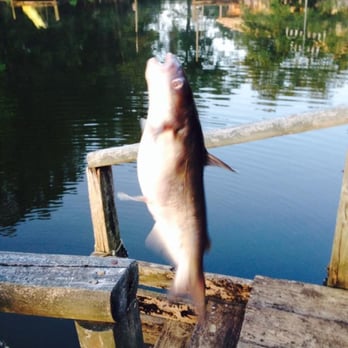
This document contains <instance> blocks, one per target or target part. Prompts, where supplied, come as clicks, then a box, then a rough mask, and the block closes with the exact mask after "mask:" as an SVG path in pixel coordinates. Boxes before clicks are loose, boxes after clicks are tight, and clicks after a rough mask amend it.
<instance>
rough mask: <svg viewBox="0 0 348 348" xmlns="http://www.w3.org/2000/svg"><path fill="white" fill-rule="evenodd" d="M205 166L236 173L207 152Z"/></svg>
mask: <svg viewBox="0 0 348 348" xmlns="http://www.w3.org/2000/svg"><path fill="white" fill-rule="evenodd" d="M206 165H208V166H217V167H221V168H225V169H227V170H230V171H231V172H235V173H237V171H236V170H235V169H233V168H232V167H230V166H229V165H228V164H226V163H225V162H223V161H221V160H220V159H219V158H217V157H215V156H214V155H212V154H211V153H209V152H207V162H206Z"/></svg>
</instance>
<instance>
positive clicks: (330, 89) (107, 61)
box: [0, 1, 348, 347]
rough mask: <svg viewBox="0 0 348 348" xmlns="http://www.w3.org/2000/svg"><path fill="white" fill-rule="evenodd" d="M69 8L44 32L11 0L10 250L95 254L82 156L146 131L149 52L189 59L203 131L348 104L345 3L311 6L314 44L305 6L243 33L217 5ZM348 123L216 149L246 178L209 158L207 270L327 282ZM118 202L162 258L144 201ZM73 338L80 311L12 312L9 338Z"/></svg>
mask: <svg viewBox="0 0 348 348" xmlns="http://www.w3.org/2000/svg"><path fill="white" fill-rule="evenodd" d="M59 10H60V17H61V20H60V21H59V22H56V21H55V19H54V17H53V14H52V13H53V10H52V9H45V10H44V11H42V13H41V14H42V16H43V18H44V19H45V20H46V21H47V22H48V28H47V29H41V30H37V29H36V28H35V27H34V25H33V23H32V22H30V21H29V19H28V18H26V17H25V15H24V14H23V13H22V11H21V9H20V8H18V9H17V20H16V21H14V20H13V19H12V16H11V11H10V7H9V6H7V5H6V4H5V3H0V33H1V35H0V250H10V251H25V252H43V253H68V254H81V255H88V254H90V252H91V251H92V250H93V233H92V226H91V220H90V213H89V203H88V195H87V184H86V178H85V167H86V161H85V158H86V154H87V153H88V152H89V151H93V150H96V149H100V148H105V147H109V146H116V145H122V144H130V143H134V142H138V141H139V139H140V127H139V119H140V118H141V117H145V116H146V110H147V91H146V84H145V80H144V70H145V64H146V60H147V59H148V58H149V57H151V56H153V55H156V56H158V57H160V58H161V57H163V56H164V55H165V52H167V51H172V52H173V53H175V54H177V55H178V56H179V58H180V60H181V62H182V63H183V65H184V66H185V69H186V72H187V75H188V78H189V80H190V83H191V86H192V88H193V91H194V94H195V98H196V103H197V107H198V111H199V114H200V118H201V122H202V126H203V128H204V130H208V129H214V128H220V127H226V126H232V125H238V124H243V123H248V122H254V121H260V120H262V119H269V118H274V117H280V116H287V115H291V114H294V113H302V112H306V111H314V110H317V109H318V110H319V109H323V108H328V107H332V106H336V105H340V104H347V97H348V59H347V51H348V39H347V37H348V31H347V23H348V21H347V15H346V14H341V13H339V14H337V15H335V16H331V15H328V14H321V15H320V14H319V11H316V12H314V11H311V12H310V13H309V14H308V23H306V28H307V31H308V33H309V34H308V35H306V37H305V40H303V36H301V34H300V30H301V29H303V15H302V14H298V15H291V17H290V16H289V15H288V16H287V17H286V16H285V15H284V16H285V17H281V16H278V17H277V16H276V17H272V20H269V19H267V17H265V16H262V15H259V16H257V17H256V18H253V19H248V21H251V22H248V21H247V24H248V23H249V25H250V28H251V30H250V31H244V32H243V33H241V32H237V31H233V30H230V29H228V28H225V27H222V26H220V25H219V24H218V23H217V22H216V17H217V16H218V9H217V8H216V7H212V6H211V7H205V8H204V11H203V10H202V8H199V9H194V8H191V7H190V6H187V2H178V1H172V2H169V1H156V2H155V1H140V4H139V7H138V33H137V34H136V33H135V32H134V28H135V13H134V11H133V9H132V6H131V3H128V2H121V1H120V2H115V3H108V4H103V5H101V4H98V5H97V4H94V3H91V2H85V3H84V2H78V3H77V5H75V6H73V4H64V5H61V6H60V7H59ZM275 10H277V9H275ZM261 22H262V23H263V25H262V26H259V27H258V25H259V24H260V23H261ZM197 29H198V31H197ZM296 30H297V31H296ZM347 130H348V126H342V127H336V128H332V129H327V130H322V131H314V132H308V133H305V134H300V135H291V136H286V137H281V138H275V139H269V140H265V141H258V142H252V143H248V144H242V145H235V146H230V147H224V148H219V149H214V150H212V153H214V154H215V155H217V156H219V157H220V158H221V159H223V160H224V161H225V162H227V163H229V164H231V165H232V166H233V167H235V168H237V169H238V171H239V174H237V175H233V174H231V173H229V172H227V171H223V170H221V169H219V168H211V167H209V168H207V169H206V173H205V188H206V196H207V197H206V198H207V209H208V222H209V233H210V236H211V239H212V248H211V251H210V252H209V253H208V254H207V256H206V258H205V269H206V270H207V271H210V272H218V273H224V274H231V275H235V276H240V277H245V278H253V277H254V276H255V275H256V274H262V275H267V276H272V277H278V278H288V279H296V280H301V281H306V282H313V283H319V284H320V283H321V282H322V281H323V279H324V278H325V276H326V266H327V264H328V262H329V258H330V253H331V244H332V237H333V232H334V227H335V219H336V211H337V206H338V200H339V193H340V186H341V180H342V170H343V168H344V161H345V153H346V148H347V141H348V133H347ZM114 180H115V190H116V191H123V192H127V193H128V194H139V192H140V191H139V186H138V183H137V178H136V164H135V163H132V164H127V165H120V166H117V167H115V168H114ZM116 204H117V208H118V215H119V220H120V225H121V226H120V227H121V233H122V238H123V240H124V242H125V245H126V247H127V249H128V252H129V255H130V257H132V258H136V259H142V260H148V261H155V262H165V260H163V259H162V258H161V257H160V256H158V255H157V254H155V253H154V252H153V251H151V250H148V249H147V248H146V247H145V246H144V240H145V238H146V235H147V234H148V232H149V231H150V229H151V227H152V220H151V217H150V216H149V213H148V212H147V209H146V207H145V206H144V205H142V204H137V203H134V202H126V201H117V202H116ZM19 326H20V327H21V329H20V331H21V333H20V334H18V327H19ZM40 328H41V329H40ZM42 328H44V329H42ZM75 336H76V335H75V332H74V327H73V324H72V323H71V322H68V321H60V320H43V319H42V318H35V319H33V318H30V317H25V318H23V317H18V316H13V315H8V314H7V315H5V314H2V315H0V338H1V337H2V338H3V339H5V341H6V342H7V343H8V344H9V345H10V347H31V346H36V347H47V346H49V347H76V346H77V343H76V337H75ZM39 337H40V339H39Z"/></svg>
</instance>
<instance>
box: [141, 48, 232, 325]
mask: <svg viewBox="0 0 348 348" xmlns="http://www.w3.org/2000/svg"><path fill="white" fill-rule="evenodd" d="M145 78H146V82H147V87H148V96H149V106H148V115H147V119H146V121H145V122H143V133H142V137H141V141H140V144H139V150H138V156H137V174H138V180H139V184H140V188H141V191H142V194H143V196H141V198H139V197H138V198H137V199H138V200H142V201H143V202H145V203H146V205H147V208H148V210H149V211H150V213H151V215H152V217H153V219H154V221H155V224H154V226H153V229H152V231H151V232H150V234H149V236H148V237H147V243H148V244H149V245H151V246H154V247H155V248H157V249H159V250H160V251H162V252H163V253H164V254H165V255H166V256H167V258H169V260H170V261H171V262H172V263H173V264H174V266H175V277H174V280H173V284H172V286H171V289H170V297H171V298H174V297H177V296H189V297H190V298H191V299H192V301H193V304H194V306H195V309H196V312H197V315H198V319H199V321H200V322H202V321H204V318H205V313H206V305H205V279H204V273H203V255H204V253H205V252H206V251H207V250H208V249H209V247H210V240H209V236H208V232H207V214H206V205H205V195H204V185H203V170H204V166H206V165H216V166H220V167H223V168H225V169H228V170H230V171H234V169H232V168H231V167H230V166H229V165H227V164H226V163H224V162H222V161H221V160H220V159H218V158H216V157H215V156H213V155H212V154H210V153H208V152H207V150H206V148H205V145H204V139H203V133H202V127H201V124H200V121H199V117H198V112H197V109H196V105H195V102H194V98H193V93H192V90H191V87H190V85H189V83H188V80H187V78H186V76H185V73H184V70H183V68H182V66H181V64H180V62H179V60H178V59H177V57H176V56H174V55H173V54H171V53H167V55H166V57H165V61H164V63H161V62H160V61H158V60H157V59H156V58H150V59H149V60H148V62H147V65H146V72H145Z"/></svg>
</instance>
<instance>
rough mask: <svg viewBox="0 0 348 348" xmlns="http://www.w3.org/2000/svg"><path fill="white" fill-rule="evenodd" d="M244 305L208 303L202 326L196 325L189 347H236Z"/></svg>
mask: <svg viewBox="0 0 348 348" xmlns="http://www.w3.org/2000/svg"><path fill="white" fill-rule="evenodd" d="M244 312H245V304H227V303H223V302H214V301H208V305H207V317H206V321H205V322H204V325H201V324H197V325H196V327H195V329H194V331H193V334H192V338H191V340H190V347H197V348H198V347H199V348H215V347H219V348H233V347H236V345H237V342H238V339H239V334H240V330H241V327H242V323H243V317H244Z"/></svg>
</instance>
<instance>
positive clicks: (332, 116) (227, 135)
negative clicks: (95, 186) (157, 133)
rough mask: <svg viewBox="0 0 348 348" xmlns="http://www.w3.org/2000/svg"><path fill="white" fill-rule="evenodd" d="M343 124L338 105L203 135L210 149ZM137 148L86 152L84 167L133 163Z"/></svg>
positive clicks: (346, 118) (347, 118)
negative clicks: (85, 164) (86, 164)
mask: <svg viewBox="0 0 348 348" xmlns="http://www.w3.org/2000/svg"><path fill="white" fill-rule="evenodd" d="M347 123H348V107H347V106H339V107H335V108H332V109H327V110H321V111H314V112H309V113H305V114H300V115H292V116H288V117H280V118H274V119H270V120H264V121H260V122H255V123H249V124H244V125H240V126H237V127H229V128H224V129H219V130H213V131H210V132H207V133H206V134H205V135H204V140H205V145H206V147H207V148H212V147H218V146H226V145H234V144H240V143H246V142H250V141H256V140H262V139H267V138H272V137H277V136H282V135H287V134H296V133H301V132H306V131H311V130H316V129H323V128H329V127H335V126H339V125H343V124H347ZM138 147H139V144H132V145H125V146H121V147H113V148H108V149H102V150H98V151H94V152H90V153H88V155H87V163H88V167H89V168H93V167H102V166H110V165H115V164H120V163H127V162H133V161H135V160H136V156H137V152H138Z"/></svg>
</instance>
